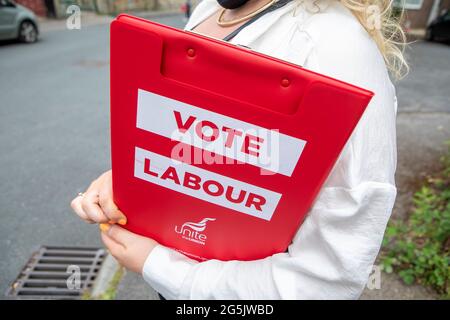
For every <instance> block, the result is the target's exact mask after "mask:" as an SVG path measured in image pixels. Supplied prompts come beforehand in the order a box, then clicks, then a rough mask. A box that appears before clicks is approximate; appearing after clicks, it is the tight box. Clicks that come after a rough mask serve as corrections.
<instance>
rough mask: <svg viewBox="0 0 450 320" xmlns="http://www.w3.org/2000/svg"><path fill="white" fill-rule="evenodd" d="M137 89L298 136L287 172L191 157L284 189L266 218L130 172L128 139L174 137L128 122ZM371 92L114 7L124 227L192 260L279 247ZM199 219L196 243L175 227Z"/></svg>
mask: <svg viewBox="0 0 450 320" xmlns="http://www.w3.org/2000/svg"><path fill="white" fill-rule="evenodd" d="M138 89H141V90H145V91H147V92H152V93H156V94H158V95H161V96H166V97H170V98H171V99H174V100H178V101H182V102H184V103H187V104H190V105H193V106H196V107H199V108H202V109H205V110H209V111H213V112H215V113H218V114H222V115H226V116H228V117H231V118H234V119H239V120H242V121H245V122H248V123H251V124H254V125H257V126H260V127H264V128H268V129H279V131H280V132H281V133H283V134H286V135H289V136H292V137H296V138H299V139H302V140H305V141H306V142H307V143H306V146H305V148H304V150H303V152H302V154H301V156H300V159H299V161H298V163H297V165H296V167H295V169H294V171H293V173H292V175H291V176H286V175H282V174H274V175H261V174H260V169H259V168H258V167H256V166H253V165H251V164H205V163H201V164H195V165H194V166H196V167H198V168H202V169H205V170H208V171H212V172H214V173H217V174H220V175H223V176H226V177H229V178H232V179H236V180H239V181H243V182H245V183H248V184H252V185H256V186H258V187H261V188H265V189H268V190H272V191H275V192H277V193H280V194H282V196H281V199H280V201H279V203H278V206H277V207H276V210H275V212H274V214H273V216H272V218H271V219H270V221H267V220H264V219H260V218H257V217H253V216H250V215H248V214H243V213H241V212H238V211H236V210H232V209H229V208H225V207H223V206H218V205H216V204H213V203H210V202H206V201H203V200H200V199H197V198H194V197H191V196H189V195H185V194H182V193H179V192H175V191H172V190H170V189H167V188H164V187H161V186H159V185H156V184H152V183H149V182H147V181H144V180H141V179H138V178H136V177H135V176H134V166H135V147H136V146H137V147H139V148H143V149H145V150H149V151H152V152H154V153H157V154H160V155H163V156H166V157H170V156H171V150H172V148H173V147H174V146H175V145H177V143H178V142H176V141H171V139H168V138H166V137H163V136H161V135H158V134H154V133H151V132H148V131H146V130H142V129H140V128H137V127H136V121H137V96H138ZM372 96H373V94H372V93H371V92H369V91H367V90H364V89H361V88H357V87H355V86H352V85H349V84H346V83H343V82H341V81H337V80H334V79H331V78H329V77H326V76H323V75H319V74H316V73H313V72H310V71H307V70H305V69H302V68H301V67H299V66H296V65H293V64H289V63H286V62H283V61H280V60H277V59H274V58H271V57H268V56H264V55H262V54H258V53H255V52H252V51H249V50H247V49H243V48H239V47H236V46H233V45H230V44H228V43H225V42H223V41H218V40H214V39H211V38H207V37H204V36H201V35H197V34H193V33H189V32H184V31H180V30H176V29H173V28H170V27H167V26H163V25H159V24H156V23H153V22H149V21H146V20H142V19H138V18H134V17H131V16H126V15H122V16H119V17H118V18H117V19H116V20H115V21H114V22H113V23H112V25H111V141H112V168H113V188H114V197H115V202H116V203H117V204H118V206H119V208H120V209H121V210H122V211H123V212H124V213H125V214H126V215H127V218H128V224H127V226H126V228H128V229H129V230H131V231H133V232H136V233H138V234H141V235H145V236H149V237H151V238H154V239H155V240H156V241H158V242H160V243H161V244H163V245H166V246H168V247H172V248H175V249H178V250H180V251H182V252H183V253H185V254H187V255H189V256H191V257H193V258H195V259H198V260H202V259H212V258H216V259H221V260H232V259H238V260H254V259H260V258H264V257H266V256H269V255H272V254H275V253H278V252H283V251H285V250H286V248H287V246H288V245H289V244H290V242H291V240H292V238H293V236H294V235H295V233H296V231H297V230H298V227H299V226H300V224H301V222H302V221H303V219H304V217H305V215H306V214H307V212H308V210H309V209H310V207H311V205H312V203H313V200H314V198H315V197H316V196H317V193H318V191H319V190H320V187H321V186H322V184H323V182H324V180H325V179H326V177H327V176H328V174H329V172H330V170H331V169H332V167H333V165H334V163H335V161H336V159H337V158H338V156H339V154H340V152H341V150H342V149H343V147H344V145H345V143H346V141H347V140H348V138H349V137H350V135H351V133H352V131H353V129H354V127H355V126H356V124H357V122H358V121H359V119H360V117H361V116H362V114H363V112H364V110H365V108H366V106H367V105H368V103H369V101H370V99H371V98H372ZM155 107H158V106H155ZM160 120H161V119H153V120H152V121H160ZM190 148H193V149H195V147H190ZM197 151H198V150H197ZM281 161H283V159H281ZM205 218H213V219H215V220H214V221H208V222H207V225H206V228H204V229H203V228H200V233H201V234H203V235H204V236H205V237H207V241H205V243H204V244H199V243H196V242H193V241H188V240H186V239H185V238H183V237H181V236H180V234H179V233H177V232H175V228H176V226H178V227H180V226H182V225H183V224H184V223H186V222H197V223H198V222H201V221H202V220H203V219H205ZM203 225H204V224H203Z"/></svg>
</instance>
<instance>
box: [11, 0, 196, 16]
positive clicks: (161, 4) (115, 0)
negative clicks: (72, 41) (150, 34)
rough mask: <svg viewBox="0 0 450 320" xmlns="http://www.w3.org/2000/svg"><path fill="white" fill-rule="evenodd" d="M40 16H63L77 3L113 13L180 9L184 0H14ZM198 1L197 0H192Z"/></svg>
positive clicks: (89, 9) (95, 10)
mask: <svg viewBox="0 0 450 320" xmlns="http://www.w3.org/2000/svg"><path fill="white" fill-rule="evenodd" d="M16 2H17V3H19V4H21V5H23V6H25V7H28V8H30V9H31V10H33V11H34V12H35V13H36V14H37V15H39V16H41V17H53V18H64V17H66V10H67V8H68V7H69V6H70V5H72V4H76V5H78V6H79V7H80V8H81V9H82V10H86V11H94V12H97V13H99V14H108V15H115V14H118V13H120V12H127V11H155V10H161V11H165V10H174V11H175V10H181V9H180V7H181V5H182V4H183V3H184V2H185V1H184V0H16ZM193 2H194V3H195V2H199V1H193Z"/></svg>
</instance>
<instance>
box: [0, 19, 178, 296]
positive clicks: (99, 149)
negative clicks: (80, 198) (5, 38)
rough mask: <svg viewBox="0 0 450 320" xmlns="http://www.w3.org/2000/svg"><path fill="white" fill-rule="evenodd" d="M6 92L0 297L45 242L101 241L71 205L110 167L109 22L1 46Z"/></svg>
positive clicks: (1, 83)
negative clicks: (78, 195)
mask: <svg viewBox="0 0 450 320" xmlns="http://www.w3.org/2000/svg"><path fill="white" fill-rule="evenodd" d="M154 20H156V21H159V22H161V23H165V24H171V25H174V26H178V27H181V26H183V22H182V19H181V18H180V17H179V16H171V17H164V18H155V19H154ZM0 93H1V94H0V150H1V154H0V216H1V220H2V223H0V256H1V259H0V297H1V296H3V293H4V292H5V291H6V289H7V287H8V286H9V284H10V282H11V281H13V280H14V278H15V277H16V276H17V273H18V272H19V270H20V268H21V267H22V266H23V265H24V264H25V263H26V261H27V260H28V258H29V256H30V255H31V253H32V252H33V251H34V250H35V249H36V248H38V247H39V246H40V245H80V246H92V245H100V244H101V242H100V241H99V237H98V230H97V227H96V226H90V225H86V224H84V223H82V222H81V221H80V220H79V219H78V218H76V217H75V215H74V214H73V213H72V212H71V209H70V206H69V203H70V201H71V199H72V198H73V197H74V196H76V195H77V193H78V192H80V191H83V190H85V188H86V187H87V184H88V182H89V181H91V180H93V179H94V178H95V177H97V176H98V175H99V174H100V173H102V172H103V171H105V170H107V169H108V168H109V167H110V153H109V29H108V25H98V26H90V27H86V28H82V29H81V30H60V31H51V32H47V33H45V34H43V35H42V39H41V41H39V42H38V43H36V44H33V45H22V44H16V43H10V42H7V43H1V44H0Z"/></svg>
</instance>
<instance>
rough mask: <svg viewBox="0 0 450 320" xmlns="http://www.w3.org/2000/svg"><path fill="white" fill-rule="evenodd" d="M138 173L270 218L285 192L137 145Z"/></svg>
mask: <svg viewBox="0 0 450 320" xmlns="http://www.w3.org/2000/svg"><path fill="white" fill-rule="evenodd" d="M134 176H135V177H136V178H139V179H142V180H145V181H148V182H151V183H154V184H157V185H159V186H162V187H165V188H168V189H171V190H174V191H177V192H179V193H182V194H186V195H189V196H191V197H194V198H197V199H201V200H204V201H207V202H210V203H213V204H216V205H218V206H222V207H225V208H228V209H233V210H235V211H238V212H242V213H245V214H248V215H251V216H254V217H257V218H260V219H264V220H268V221H269V220H270V219H271V218H272V215H273V213H274V211H275V209H276V208H277V205H278V202H279V201H280V198H281V194H279V193H277V192H273V191H270V190H267V189H264V188H260V187H257V186H254V185H251V184H248V183H245V182H242V181H239V180H235V179H232V178H229V177H226V176H223V175H220V174H217V173H214V172H211V171H208V170H204V169H201V168H198V167H195V166H192V165H190V164H186V163H182V162H178V161H174V160H172V159H171V158H168V157H165V156H162V155H160V154H157V153H154V152H151V151H147V150H144V149H141V148H139V147H136V148H135V166H134Z"/></svg>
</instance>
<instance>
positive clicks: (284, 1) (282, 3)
mask: <svg viewBox="0 0 450 320" xmlns="http://www.w3.org/2000/svg"><path fill="white" fill-rule="evenodd" d="M291 1H292V0H279V1H277V2H275V3H274V4H273V5H271V6H270V7H269V8H267V9H266V10H264V11H262V12H260V13H258V14H257V15H256V16H254V17H253V18H252V19H250V20H248V21H247V22H246V23H244V24H243V25H241V26H240V27H239V28H237V29H236V30H234V31H233V32H231V33H230V34H229V35H227V36H226V37H225V38H223V39H222V40H224V41H230V40H231V39H233V38H234V37H236V36H237V34H238V33H239V32H241V31H242V29H244V28H246V27H248V26H249V25H251V24H252V23H253V22H255V21H256V20H258V19H259V18H261V17H262V16H263V15H265V14H266V13H269V12H272V11H275V10H276V9H279V8H281V7H284V6H285V5H287V4H288V3H289V2H291Z"/></svg>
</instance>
